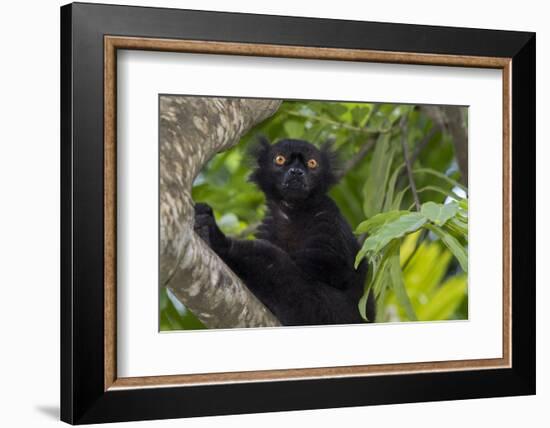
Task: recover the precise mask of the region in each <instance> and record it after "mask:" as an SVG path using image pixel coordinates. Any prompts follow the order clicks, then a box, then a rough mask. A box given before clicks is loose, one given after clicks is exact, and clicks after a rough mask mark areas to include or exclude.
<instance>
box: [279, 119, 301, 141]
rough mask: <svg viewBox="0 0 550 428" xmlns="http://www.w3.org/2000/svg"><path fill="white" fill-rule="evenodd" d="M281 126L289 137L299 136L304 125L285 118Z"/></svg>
mask: <svg viewBox="0 0 550 428" xmlns="http://www.w3.org/2000/svg"><path fill="white" fill-rule="evenodd" d="M283 126H284V129H285V131H286V133H287V135H288V137H289V138H300V137H301V136H302V135H303V134H304V125H303V124H302V123H301V122H298V121H297V120H287V121H286V122H285V124H284V125H283Z"/></svg>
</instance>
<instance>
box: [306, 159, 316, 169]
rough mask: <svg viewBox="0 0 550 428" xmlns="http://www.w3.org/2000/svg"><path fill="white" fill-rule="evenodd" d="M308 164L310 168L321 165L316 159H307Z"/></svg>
mask: <svg viewBox="0 0 550 428" xmlns="http://www.w3.org/2000/svg"><path fill="white" fill-rule="evenodd" d="M307 166H308V168H311V169H314V168H317V166H319V164H318V163H317V161H316V160H315V159H310V160H308V161H307Z"/></svg>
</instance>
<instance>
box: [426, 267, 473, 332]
mask: <svg viewBox="0 0 550 428" xmlns="http://www.w3.org/2000/svg"><path fill="white" fill-rule="evenodd" d="M467 290H468V278H467V275H459V276H454V277H451V278H450V279H449V280H447V281H446V282H444V283H443V284H442V285H441V286H440V287H439V288H438V289H437V291H436V292H435V293H434V294H433V295H432V296H431V297H430V300H429V304H427V305H423V306H422V307H421V308H420V309H419V310H418V317H419V318H420V319H421V320H423V321H437V320H446V319H449V318H450V317H451V316H452V315H453V313H454V312H455V311H456V309H457V308H458V307H459V305H460V304H461V303H462V300H463V299H464V296H465V294H466V293H467Z"/></svg>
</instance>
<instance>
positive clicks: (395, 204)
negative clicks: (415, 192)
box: [392, 186, 411, 210]
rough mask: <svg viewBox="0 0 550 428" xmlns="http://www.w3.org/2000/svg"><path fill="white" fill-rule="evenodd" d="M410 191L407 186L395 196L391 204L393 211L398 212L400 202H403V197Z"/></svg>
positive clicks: (409, 187)
mask: <svg viewBox="0 0 550 428" xmlns="http://www.w3.org/2000/svg"><path fill="white" fill-rule="evenodd" d="M410 189H411V186H407V187H405V188H404V189H403V190H401V191H400V192H399V193H398V194H397V196H396V197H395V199H394V200H393V203H392V208H393V209H394V210H398V209H400V208H401V202H403V197H404V196H405V194H406V193H407V192H408V191H409V190H410Z"/></svg>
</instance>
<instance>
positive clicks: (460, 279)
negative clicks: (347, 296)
mask: <svg viewBox="0 0 550 428" xmlns="http://www.w3.org/2000/svg"><path fill="white" fill-rule="evenodd" d="M434 126H436V125H435V124H434V123H433V122H432V120H431V119H430V118H429V117H428V116H426V115H425V114H424V113H423V111H422V110H421V109H419V108H418V106H414V105H406V106H405V105H396V104H372V103H352V102H320V101H284V102H283V104H282V105H281V107H280V109H279V110H278V112H277V113H276V114H275V115H274V116H273V117H271V118H270V119H268V120H266V121H264V122H263V123H261V124H259V125H258V126H256V127H255V128H254V129H252V130H251V131H250V132H249V133H248V134H247V135H245V136H244V137H243V138H242V140H241V142H240V143H239V144H238V145H237V146H235V147H234V148H232V149H231V150H228V151H226V152H223V153H220V154H218V155H217V156H215V157H214V158H213V159H212V160H211V161H210V162H209V163H208V164H207V166H206V167H205V168H204V170H203V171H202V172H201V173H200V174H199V176H198V177H197V179H196V181H195V183H194V186H193V193H192V196H193V199H194V200H196V201H205V202H208V203H209V204H210V205H211V206H212V207H213V209H214V214H215V216H216V220H217V221H218V224H219V225H220V227H221V229H222V230H223V231H224V232H225V233H226V234H228V235H231V236H236V237H239V238H244V239H250V238H252V237H253V235H254V231H255V228H256V227H257V225H258V224H259V223H260V222H261V220H262V218H263V216H264V213H265V207H264V202H265V201H264V197H263V194H262V193H261V192H260V191H259V190H258V189H257V188H256V186H254V185H253V184H251V183H250V182H248V180H247V178H248V176H249V174H250V171H251V169H252V167H253V160H251V159H250V156H249V155H248V153H249V150H250V148H251V146H252V145H254V144H255V140H256V137H257V135H259V134H262V135H264V136H266V137H267V138H268V139H269V140H270V141H276V140H279V139H283V138H301V139H305V140H308V141H311V142H312V143H314V144H316V145H321V144H323V143H325V142H327V141H331V142H332V146H333V148H334V150H335V151H336V152H337V155H338V158H339V161H340V162H339V171H341V173H342V174H341V179H340V181H339V183H338V184H337V185H336V186H334V187H333V189H332V190H331V191H330V196H331V197H332V198H333V199H334V201H335V202H336V203H337V205H338V207H339V208H340V210H341V211H342V213H343V215H344V216H345V217H346V219H347V220H348V222H349V223H350V225H351V226H352V228H353V229H354V230H355V233H356V234H357V236H358V239H359V240H360V242H361V244H362V246H361V250H360V252H359V253H358V254H357V260H356V262H357V263H358V262H360V261H361V260H363V259H366V260H367V262H368V264H369V272H368V275H367V280H366V283H365V294H364V295H363V297H362V299H361V301H360V302H359V311H360V313H361V315H362V316H363V318H365V305H366V296H367V293H368V292H369V291H371V290H372V291H373V292H374V294H375V295H376V297H377V319H376V321H377V322H388V321H392V322H395V321H407V320H409V321H414V320H421V321H428V320H444V319H466V318H467V316H468V315H467V314H468V312H467V308H468V290H467V289H468V287H467V267H468V259H467V257H468V256H467V254H468V199H467V189H466V188H465V187H464V186H463V185H462V184H461V183H460V172H459V170H458V165H457V162H456V158H455V154H454V146H453V141H452V136H451V135H449V134H448V133H447V131H446V130H445V129H434ZM403 139H404V140H403ZM402 141H405V144H407V145H408V149H409V150H408V151H409V153H410V154H411V155H412V157H413V159H412V164H411V165H410V167H411V173H412V177H413V179H414V184H415V187H416V193H417V195H418V198H419V199H420V202H421V208H420V210H419V211H417V210H416V209H415V203H414V196H413V190H412V189H413V187H412V186H411V183H410V181H409V179H408V174H407V169H408V168H407V165H406V162H405V158H404V156H403V148H402ZM163 293H164V294H163ZM160 303H161V315H160V327H161V330H179V329H195V328H201V327H202V325H201V324H200V322H199V321H198V320H197V319H196V318H195V317H194V316H193V315H192V314H191V312H189V311H188V310H187V309H186V308H185V307H184V306H183V305H181V304H180V303H179V302H178V301H177V300H176V299H175V298H174V297H173V296H171V295H170V293H169V292H168V293H166V292H165V291H163V292H161V297H160Z"/></svg>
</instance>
